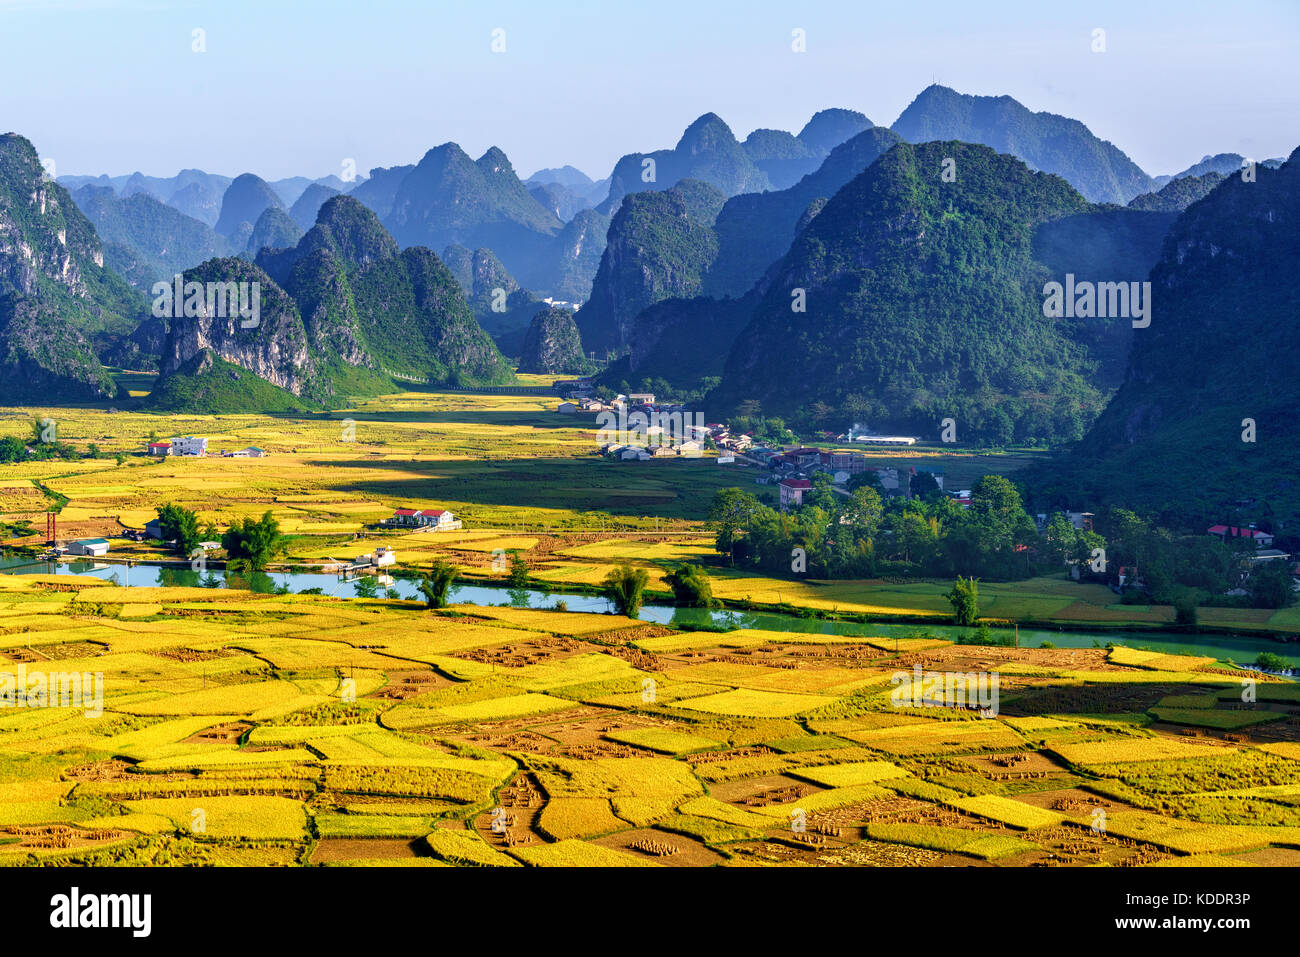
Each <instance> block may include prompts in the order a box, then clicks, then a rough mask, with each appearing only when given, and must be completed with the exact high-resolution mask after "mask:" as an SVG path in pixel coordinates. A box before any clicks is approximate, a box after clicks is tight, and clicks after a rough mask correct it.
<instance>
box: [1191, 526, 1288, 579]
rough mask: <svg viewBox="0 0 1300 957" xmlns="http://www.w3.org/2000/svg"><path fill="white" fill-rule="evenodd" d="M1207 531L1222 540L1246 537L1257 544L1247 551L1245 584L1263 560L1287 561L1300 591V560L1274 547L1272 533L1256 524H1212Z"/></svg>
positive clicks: (1244, 565) (1242, 577) (1248, 540)
mask: <svg viewBox="0 0 1300 957" xmlns="http://www.w3.org/2000/svg"><path fill="white" fill-rule="evenodd" d="M1205 533H1206V534H1207V535H1209V536H1211V537H1213V538H1217V539H1218V540H1219V541H1221V542H1227V541H1230V540H1233V539H1244V540H1245V541H1247V542H1249V543H1251V544H1253V545H1254V546H1255V550H1254V551H1253V552H1249V553H1247V555H1246V557H1245V560H1244V561H1243V562H1242V566H1243V567H1242V573H1241V581H1242V584H1243V585H1244V584H1245V583H1246V580H1247V579H1249V578H1250V572H1251V569H1252V568H1254V567H1255V566H1256V565H1258V564H1260V563H1261V562H1286V564H1287V565H1288V566H1289V567H1290V569H1291V577H1292V578H1293V579H1294V581H1295V584H1294V588H1295V590H1296V591H1300V562H1297V561H1296V560H1295V556H1293V555H1291V553H1289V552H1284V551H1282V549H1280V548H1274V547H1273V535H1272V533H1270V532H1266V531H1264V530H1263V529H1259V528H1256V527H1255V526H1254V525H1247V526H1245V527H1244V528H1243V527H1240V526H1237V525H1226V524H1219V525H1211V526H1210V527H1209V528H1207V529H1206V530H1205ZM1245 593H1246V591H1245V589H1244V588H1234V589H1233V590H1232V591H1230V592H1228V594H1229V595H1244V594H1245Z"/></svg>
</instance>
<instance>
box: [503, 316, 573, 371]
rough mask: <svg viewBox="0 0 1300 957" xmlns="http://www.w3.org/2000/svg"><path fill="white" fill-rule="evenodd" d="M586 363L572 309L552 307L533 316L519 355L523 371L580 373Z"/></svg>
mask: <svg viewBox="0 0 1300 957" xmlns="http://www.w3.org/2000/svg"><path fill="white" fill-rule="evenodd" d="M586 367H587V363H586V362H585V360H584V359H583V355H582V340H581V338H580V337H579V335H578V325H577V323H575V322H574V321H573V313H572V312H570V311H569V310H568V309H562V308H558V307H552V308H550V309H543V310H542V311H541V312H539V313H538V314H537V315H535V316H533V320H532V322H530V323H529V324H528V332H527V333H525V335H524V344H523V349H522V351H521V353H520V356H519V371H520V372H540V373H553V374H556V375H580V374H582V372H583V371H584V370H585V369H586Z"/></svg>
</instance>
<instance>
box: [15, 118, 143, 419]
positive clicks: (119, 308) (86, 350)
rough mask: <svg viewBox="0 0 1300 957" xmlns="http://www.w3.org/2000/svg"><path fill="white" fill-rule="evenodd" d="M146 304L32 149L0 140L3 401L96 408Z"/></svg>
mask: <svg viewBox="0 0 1300 957" xmlns="http://www.w3.org/2000/svg"><path fill="white" fill-rule="evenodd" d="M142 310H143V301H142V300H141V299H140V298H139V297H138V295H137V294H135V293H134V292H133V291H132V290H131V289H130V288H129V287H128V286H127V285H126V283H125V282H124V281H122V279H120V278H119V277H118V276H116V275H115V274H113V273H112V272H110V271H108V270H106V269H105V268H104V249H103V246H102V245H101V244H100V241H99V237H98V236H97V235H96V234H95V228H94V226H92V225H91V223H90V221H89V220H88V219H87V218H86V217H85V216H84V215H83V214H82V212H81V211H80V210H79V209H78V208H77V206H76V204H75V203H73V201H72V198H71V197H70V196H69V195H68V192H67V190H65V189H64V188H63V187H62V186H60V185H59V184H57V183H55V182H53V181H52V180H50V179H49V178H48V177H46V176H45V173H44V170H43V169H42V167H41V164H40V159H39V157H38V156H37V153H36V150H35V148H34V147H33V146H32V144H31V143H29V142H28V141H27V140H26V139H24V138H23V137H21V136H18V135H16V134H13V133H9V134H5V135H3V136H0V369H3V370H4V371H3V374H2V375H0V396H4V397H5V398H6V399H7V400H8V401H25V402H32V401H50V400H52V399H65V398H73V399H80V400H84V399H95V398H103V397H107V396H111V395H113V394H114V391H115V387H114V385H113V381H112V378H111V377H110V376H109V375H108V373H107V371H106V370H105V369H104V367H103V365H102V364H101V362H100V360H99V353H100V352H101V351H104V350H106V349H108V348H109V347H110V346H111V345H112V344H113V343H114V342H115V341H117V340H118V339H119V338H120V337H121V336H124V335H126V334H127V333H129V332H130V331H131V329H132V328H133V327H134V325H135V323H136V321H137V320H138V318H139V316H140V314H141V312H142Z"/></svg>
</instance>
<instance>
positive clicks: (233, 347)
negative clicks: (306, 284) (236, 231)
mask: <svg viewBox="0 0 1300 957" xmlns="http://www.w3.org/2000/svg"><path fill="white" fill-rule="evenodd" d="M184 278H185V281H186V282H187V283H189V282H200V283H204V284H205V287H206V284H207V283H248V284H250V285H249V287H248V288H249V290H250V295H251V290H252V286H251V284H252V283H257V284H258V290H259V294H260V295H259V302H258V306H257V312H258V316H257V325H256V326H248V327H246V326H245V323H246V322H251V321H252V320H251V319H248V318H244V317H241V316H240V315H239V314H234V315H227V316H225V317H221V316H219V315H217V314H216V313H217V310H216V309H211V310H210V309H209V306H208V303H207V301H206V298H205V300H204V302H203V304H202V307H201V309H200V310H199V315H197V316H193V317H191V316H182V317H179V318H177V317H174V316H173V318H172V319H171V320H170V334H169V335H168V337H167V342H166V345H165V346H164V351H163V359H162V364H161V371H162V374H163V375H164V376H166V375H170V374H173V373H176V372H177V371H178V370H179V369H181V368H182V367H183V366H186V365H187V364H188V363H190V361H191V360H192V359H193V358H194V357H195V356H198V355H199V354H200V353H203V352H204V351H210V352H211V353H212V354H214V355H216V356H218V357H220V358H222V359H224V360H225V361H227V362H229V363H231V364H233V365H237V366H239V367H240V368H243V369H247V370H248V371H249V372H252V373H253V374H254V375H256V376H258V378H261V379H265V380H266V381H267V382H270V383H271V384H272V385H276V386H279V387H280V388H282V389H284V390H286V391H288V392H292V393H293V394H294V395H301V394H302V392H303V390H304V388H305V387H306V385H307V383H308V382H309V381H310V380H311V379H312V378H313V377H314V376H315V374H316V372H317V369H316V362H315V357H314V356H313V355H312V350H310V349H309V348H308V344H307V342H308V340H307V332H306V329H305V328H304V326H303V321H302V317H301V316H300V315H299V314H298V308H297V306H296V305H295V303H294V302H293V300H292V299H290V298H289V295H288V294H287V293H286V292H285V291H284V290H283V289H281V288H280V287H279V286H278V285H277V284H276V282H275V280H273V279H272V278H271V277H270V276H268V275H267V274H266V273H265V272H263V271H262V270H261V269H259V268H258V267H257V266H255V265H253V264H252V263H250V262H248V261H247V260H244V259H239V258H234V257H230V258H225V259H211V260H209V261H208V262H205V263H203V264H202V265H200V266H196V267H195V268H194V269H190V270H187V271H186V272H185V274H184ZM227 311H229V310H227Z"/></svg>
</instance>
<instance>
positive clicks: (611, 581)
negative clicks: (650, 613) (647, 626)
mask: <svg viewBox="0 0 1300 957" xmlns="http://www.w3.org/2000/svg"><path fill="white" fill-rule="evenodd" d="M649 581H650V576H649V575H647V574H646V570H645V569H644V568H633V567H632V566H630V565H619V566H618V567H616V568H613V569H611V570H610V573H609V574H608V575H606V576H605V581H604V583H603V584H604V588H603V593H604V595H605V598H606V599H607V600H608V601H609V603H610V604H612V605H613V606H614V610H615V611H616V612H618V614H620V615H626V616H627V617H628V618H635V617H636V615H637V612H638V611H640V610H641V602H642V600H643V598H644V596H645V588H646V584H647V583H648V582H649Z"/></svg>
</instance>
